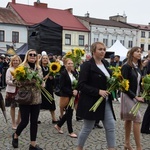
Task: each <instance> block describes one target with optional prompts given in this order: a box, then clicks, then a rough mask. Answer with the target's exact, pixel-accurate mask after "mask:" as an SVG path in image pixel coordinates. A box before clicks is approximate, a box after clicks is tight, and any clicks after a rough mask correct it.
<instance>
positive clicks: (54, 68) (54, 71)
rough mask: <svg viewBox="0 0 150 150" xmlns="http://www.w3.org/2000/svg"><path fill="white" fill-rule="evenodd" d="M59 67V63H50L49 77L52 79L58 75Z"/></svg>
mask: <svg viewBox="0 0 150 150" xmlns="http://www.w3.org/2000/svg"><path fill="white" fill-rule="evenodd" d="M60 69H61V65H60V63H59V62H52V63H50V65H49V70H50V75H53V76H54V77H55V76H56V75H58V74H59V73H60Z"/></svg>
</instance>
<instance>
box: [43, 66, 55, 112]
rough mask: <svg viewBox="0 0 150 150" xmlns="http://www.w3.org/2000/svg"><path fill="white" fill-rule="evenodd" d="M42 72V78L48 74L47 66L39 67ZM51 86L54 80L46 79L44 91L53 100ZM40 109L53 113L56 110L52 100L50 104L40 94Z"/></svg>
mask: <svg viewBox="0 0 150 150" xmlns="http://www.w3.org/2000/svg"><path fill="white" fill-rule="evenodd" d="M41 68H42V72H43V77H45V76H46V75H47V74H48V73H49V67H48V66H45V67H43V66H41ZM53 86H54V79H52V80H51V79H50V78H48V79H47V80H46V83H45V88H46V90H47V91H48V92H49V93H50V94H51V95H52V97H53V98H54V94H53ZM41 109H46V110H52V111H54V110H55V109H56V105H55V101H54V100H53V101H52V102H51V103H50V102H49V101H48V100H47V99H46V98H45V97H44V95H43V94H42V104H41Z"/></svg>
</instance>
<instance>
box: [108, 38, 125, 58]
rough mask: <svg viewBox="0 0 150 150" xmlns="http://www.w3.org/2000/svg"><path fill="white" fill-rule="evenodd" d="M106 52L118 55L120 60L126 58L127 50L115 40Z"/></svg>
mask: <svg viewBox="0 0 150 150" xmlns="http://www.w3.org/2000/svg"><path fill="white" fill-rule="evenodd" d="M107 52H114V55H119V56H120V60H123V59H124V58H126V55H127V52H128V49H127V48H125V47H124V46H123V45H122V44H121V43H120V41H119V40H117V41H116V42H115V43H114V44H113V45H112V46H111V47H110V48H108V49H107Z"/></svg>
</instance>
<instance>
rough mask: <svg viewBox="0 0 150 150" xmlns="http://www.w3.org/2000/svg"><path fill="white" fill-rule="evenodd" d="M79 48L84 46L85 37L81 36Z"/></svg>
mask: <svg viewBox="0 0 150 150" xmlns="http://www.w3.org/2000/svg"><path fill="white" fill-rule="evenodd" d="M79 46H84V35H79Z"/></svg>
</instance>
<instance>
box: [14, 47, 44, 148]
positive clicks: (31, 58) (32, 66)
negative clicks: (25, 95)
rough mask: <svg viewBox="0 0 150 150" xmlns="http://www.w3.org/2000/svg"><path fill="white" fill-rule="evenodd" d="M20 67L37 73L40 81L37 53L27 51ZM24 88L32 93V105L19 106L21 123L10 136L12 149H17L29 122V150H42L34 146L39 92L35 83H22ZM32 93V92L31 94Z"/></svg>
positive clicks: (39, 99)
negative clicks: (19, 138)
mask: <svg viewBox="0 0 150 150" xmlns="http://www.w3.org/2000/svg"><path fill="white" fill-rule="evenodd" d="M20 66H24V67H27V68H28V69H29V70H33V71H35V72H37V74H38V76H39V77H40V78H41V79H42V78H43V75H42V70H41V67H40V65H39V61H38V56H37V52H36V50H34V49H30V50H28V51H27V53H26V55H25V59H24V61H23V62H22V64H20ZM22 84H24V87H26V88H27V89H29V90H31V91H32V95H33V97H31V101H32V103H31V104H29V105H19V108H20V114H21V122H20V124H19V125H18V127H17V130H16V132H15V133H14V134H13V135H12V145H13V147H14V148H18V137H19V136H20V134H21V133H22V131H23V130H24V128H26V126H27V125H28V123H29V120H30V141H31V142H30V145H29V150H42V148H40V147H39V146H38V145H37V144H36V137H37V130H38V125H37V122H38V116H39V112H40V104H41V92H40V90H39V89H38V88H37V86H36V85H35V82H32V81H28V83H27V84H26V83H22ZM33 91H34V92H33Z"/></svg>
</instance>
